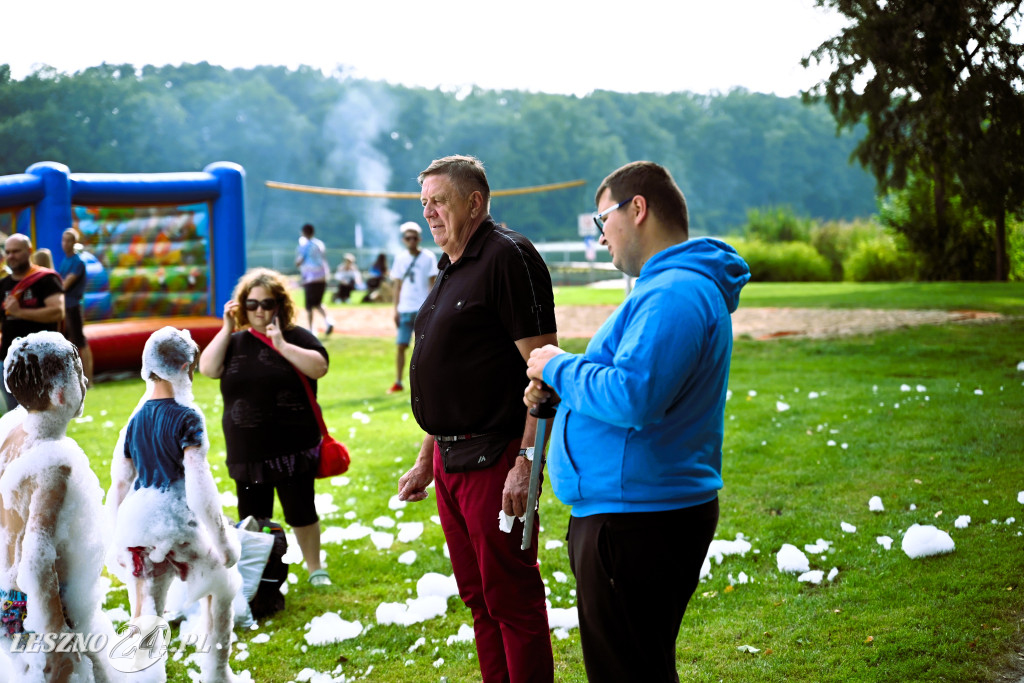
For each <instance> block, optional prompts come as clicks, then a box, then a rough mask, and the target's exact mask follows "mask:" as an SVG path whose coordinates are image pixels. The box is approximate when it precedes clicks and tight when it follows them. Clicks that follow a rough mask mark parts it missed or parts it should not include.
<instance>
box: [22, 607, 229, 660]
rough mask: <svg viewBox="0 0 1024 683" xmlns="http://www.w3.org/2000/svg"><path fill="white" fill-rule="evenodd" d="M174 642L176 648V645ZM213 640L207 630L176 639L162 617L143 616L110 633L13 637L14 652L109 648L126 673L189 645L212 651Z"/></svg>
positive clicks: (201, 650) (76, 650) (109, 653)
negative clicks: (112, 633)
mask: <svg viewBox="0 0 1024 683" xmlns="http://www.w3.org/2000/svg"><path fill="white" fill-rule="evenodd" d="M172 645H173V648H172ZM211 646H212V643H211V642H210V640H209V637H208V636H207V635H204V634H197V633H188V634H185V635H183V636H182V637H181V638H180V639H179V640H178V641H177V642H174V643H172V639H171V627H170V625H169V624H168V623H167V622H166V621H165V620H164V619H161V618H160V617H157V616H141V617H136V618H134V619H132V620H130V621H128V622H126V623H125V624H124V625H123V626H122V627H121V628H120V629H119V630H118V632H117V633H116V634H115V635H114V636H113V637H111V636H108V634H106V633H70V632H69V633H17V634H14V636H13V637H12V639H11V650H10V651H11V653H13V654H18V653H35V652H43V653H49V652H78V653H87V652H88V653H93V654H96V653H99V652H103V651H107V653H108V654H107V656H108V657H109V658H110V665H111V666H113V667H114V668H115V669H117V670H118V671H120V672H122V673H135V672H137V671H142V670H143V669H148V668H149V667H151V666H153V665H154V664H156V663H157V662H159V661H161V660H162V659H163V657H164V656H165V655H166V654H167V653H168V650H169V649H171V650H173V651H172V655H173V654H177V652H179V651H181V652H183V653H184V651H185V649H186V648H189V647H191V648H193V649H194V651H195V652H209V651H210V648H211Z"/></svg>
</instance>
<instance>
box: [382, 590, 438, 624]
mask: <svg viewBox="0 0 1024 683" xmlns="http://www.w3.org/2000/svg"><path fill="white" fill-rule="evenodd" d="M447 611H448V601H447V600H446V599H444V598H442V597H441V596H438V595H427V596H425V597H420V598H409V599H408V600H406V601H405V603H404V604H403V603H401V602H382V603H381V604H379V605H377V611H376V617H377V623H378V624H380V625H381V626H386V625H388V624H398V625H400V626H409V625H411V624H418V623H420V622H423V621H426V620H427V619H433V618H434V617H440V616H444V614H445V612H447Z"/></svg>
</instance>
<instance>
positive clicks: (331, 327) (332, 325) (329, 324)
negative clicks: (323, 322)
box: [327, 323, 334, 337]
mask: <svg viewBox="0 0 1024 683" xmlns="http://www.w3.org/2000/svg"><path fill="white" fill-rule="evenodd" d="M331 332H334V323H327V336H328V337H329V336H331Z"/></svg>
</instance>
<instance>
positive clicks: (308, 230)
mask: <svg viewBox="0 0 1024 683" xmlns="http://www.w3.org/2000/svg"><path fill="white" fill-rule="evenodd" d="M302 234H303V235H305V236H306V237H311V236H312V235H313V224H312V223H306V224H305V225H303V226H302Z"/></svg>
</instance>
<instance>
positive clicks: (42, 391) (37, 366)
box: [4, 332, 82, 410]
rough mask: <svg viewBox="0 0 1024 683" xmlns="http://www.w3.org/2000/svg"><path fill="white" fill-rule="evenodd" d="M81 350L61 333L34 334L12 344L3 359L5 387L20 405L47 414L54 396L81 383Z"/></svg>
mask: <svg viewBox="0 0 1024 683" xmlns="http://www.w3.org/2000/svg"><path fill="white" fill-rule="evenodd" d="M81 367H82V361H81V359H80V358H79V356H78V349H76V348H75V346H74V345H73V344H72V343H71V342H69V341H68V340H67V339H65V338H64V336H63V335H62V334H60V333H59V332H33V333H32V334H29V335H27V336H25V337H18V338H17V339H15V340H14V341H13V342H11V348H10V350H8V352H7V358H6V359H4V383H5V385H6V386H7V390H8V391H9V392H11V394H12V395H13V396H14V397H15V398H16V399H18V403H20V404H21V405H23V406H25V407H26V408H28V409H29V410H46V409H47V408H49V407H50V405H51V399H50V397H51V395H53V394H54V393H55V392H58V391H66V390H67V387H68V384H69V383H70V382H78V381H79V376H78V375H79V371H80V370H81Z"/></svg>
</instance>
